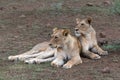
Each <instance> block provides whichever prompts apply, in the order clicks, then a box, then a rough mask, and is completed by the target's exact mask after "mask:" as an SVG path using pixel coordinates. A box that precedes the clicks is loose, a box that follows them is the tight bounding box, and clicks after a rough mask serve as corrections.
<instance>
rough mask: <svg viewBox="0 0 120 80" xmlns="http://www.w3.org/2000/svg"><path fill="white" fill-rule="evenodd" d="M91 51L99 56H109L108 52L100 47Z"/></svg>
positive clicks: (95, 47)
mask: <svg viewBox="0 0 120 80" xmlns="http://www.w3.org/2000/svg"><path fill="white" fill-rule="evenodd" d="M91 50H92V51H93V52H95V53H98V54H99V55H108V51H104V50H102V49H101V48H100V47H99V46H98V45H95V46H94V47H93V48H92V49H91Z"/></svg>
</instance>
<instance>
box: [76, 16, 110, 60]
mask: <svg viewBox="0 0 120 80" xmlns="http://www.w3.org/2000/svg"><path fill="white" fill-rule="evenodd" d="M91 21H92V19H91V18H86V19H82V20H81V19H79V18H76V23H77V26H76V27H75V35H76V36H77V37H78V38H79V40H80V42H81V44H82V53H83V54H84V55H85V56H86V57H89V58H91V59H100V58H101V56H100V55H108V52H107V51H104V50H102V49H101V48H100V47H99V46H98V44H97V39H96V32H95V30H94V29H93V27H92V25H91ZM95 53H98V54H95Z"/></svg>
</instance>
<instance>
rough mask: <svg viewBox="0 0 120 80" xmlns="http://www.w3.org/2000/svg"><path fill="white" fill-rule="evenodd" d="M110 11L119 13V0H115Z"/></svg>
mask: <svg viewBox="0 0 120 80" xmlns="http://www.w3.org/2000/svg"><path fill="white" fill-rule="evenodd" d="M110 12H111V13H114V14H120V0H115V1H114V3H113V6H112V7H111V8H110Z"/></svg>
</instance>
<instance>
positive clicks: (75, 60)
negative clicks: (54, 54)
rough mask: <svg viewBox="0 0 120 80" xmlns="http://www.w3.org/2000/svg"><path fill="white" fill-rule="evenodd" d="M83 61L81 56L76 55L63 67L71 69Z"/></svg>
mask: <svg viewBox="0 0 120 80" xmlns="http://www.w3.org/2000/svg"><path fill="white" fill-rule="evenodd" d="M80 63H82V60H81V58H80V56H79V55H78V56H74V57H73V58H71V59H70V60H69V61H68V62H67V63H66V64H64V65H63V68H65V69H69V68H71V67H72V66H74V65H78V64H80Z"/></svg>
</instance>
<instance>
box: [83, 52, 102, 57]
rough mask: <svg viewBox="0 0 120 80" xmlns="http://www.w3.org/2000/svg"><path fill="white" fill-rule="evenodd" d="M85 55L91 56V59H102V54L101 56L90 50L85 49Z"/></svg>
mask: <svg viewBox="0 0 120 80" xmlns="http://www.w3.org/2000/svg"><path fill="white" fill-rule="evenodd" d="M83 55H84V56H86V57H88V58H90V59H100V58H101V56H99V55H98V54H95V53H93V52H90V51H87V50H86V51H83Z"/></svg>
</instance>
